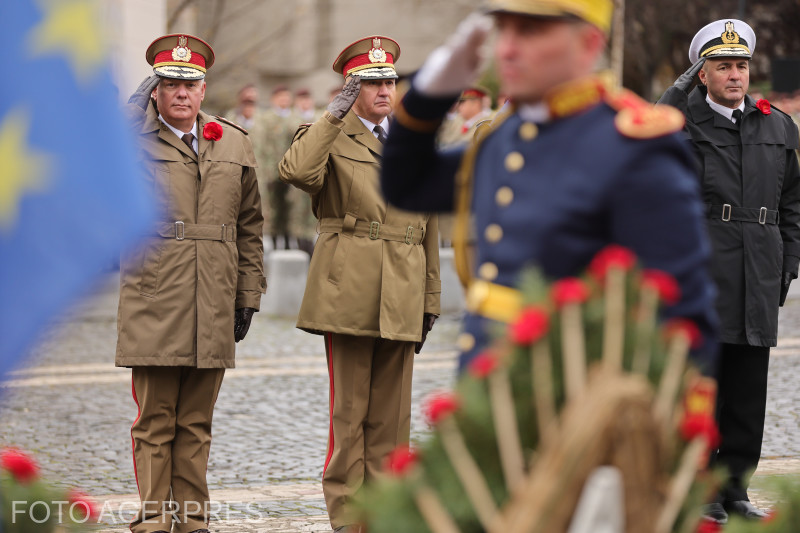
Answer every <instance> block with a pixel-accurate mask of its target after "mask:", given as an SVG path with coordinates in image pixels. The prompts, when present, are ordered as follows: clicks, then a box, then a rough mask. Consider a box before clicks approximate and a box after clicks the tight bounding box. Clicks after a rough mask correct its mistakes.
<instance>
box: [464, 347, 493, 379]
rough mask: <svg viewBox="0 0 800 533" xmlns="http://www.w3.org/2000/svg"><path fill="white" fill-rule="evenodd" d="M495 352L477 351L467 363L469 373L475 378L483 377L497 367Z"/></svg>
mask: <svg viewBox="0 0 800 533" xmlns="http://www.w3.org/2000/svg"><path fill="white" fill-rule="evenodd" d="M498 362H499V361H498V359H497V354H495V353H494V352H492V351H490V350H486V351H484V352H481V353H479V354H478V355H477V356H476V357H475V358H474V359H473V360H472V361H470V363H469V373H470V374H472V375H473V376H475V377H476V378H480V379H483V378H485V377H486V376H488V375H489V374H491V373H492V372H494V369H495V368H497V364H498Z"/></svg>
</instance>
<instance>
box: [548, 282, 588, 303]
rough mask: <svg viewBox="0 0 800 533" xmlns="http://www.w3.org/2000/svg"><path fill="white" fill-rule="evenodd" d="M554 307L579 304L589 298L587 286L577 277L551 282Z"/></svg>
mask: <svg viewBox="0 0 800 533" xmlns="http://www.w3.org/2000/svg"><path fill="white" fill-rule="evenodd" d="M551 295H552V298H553V301H554V302H555V304H556V307H559V308H560V307H563V306H565V305H567V304H580V303H583V302H585V301H586V300H587V298H589V287H587V286H586V283H584V282H583V281H582V280H580V279H578V278H564V279H560V280H558V281H556V282H555V283H553V288H552V292H551Z"/></svg>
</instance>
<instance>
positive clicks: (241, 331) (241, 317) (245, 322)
mask: <svg viewBox="0 0 800 533" xmlns="http://www.w3.org/2000/svg"><path fill="white" fill-rule="evenodd" d="M255 312H256V310H255V309H253V308H252V307H242V308H241V309H237V310H236V312H235V313H234V315H233V340H234V341H236V342H239V341H240V340H242V339H244V336H245V335H247V332H248V331H249V330H250V321H251V320H252V319H253V313H255Z"/></svg>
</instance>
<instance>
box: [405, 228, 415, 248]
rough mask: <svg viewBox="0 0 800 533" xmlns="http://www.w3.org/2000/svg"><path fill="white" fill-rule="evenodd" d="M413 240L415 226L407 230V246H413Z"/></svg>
mask: <svg viewBox="0 0 800 533" xmlns="http://www.w3.org/2000/svg"><path fill="white" fill-rule="evenodd" d="M413 238H414V226H409V227H408V229H406V244H411V241H412V239H413Z"/></svg>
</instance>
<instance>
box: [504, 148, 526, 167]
mask: <svg viewBox="0 0 800 533" xmlns="http://www.w3.org/2000/svg"><path fill="white" fill-rule="evenodd" d="M524 165H525V158H524V157H522V154H521V153H519V152H511V153H510V154H508V155H507V156H506V170H508V171H509V172H517V171H519V169H521V168H522V167H523V166H524Z"/></svg>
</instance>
